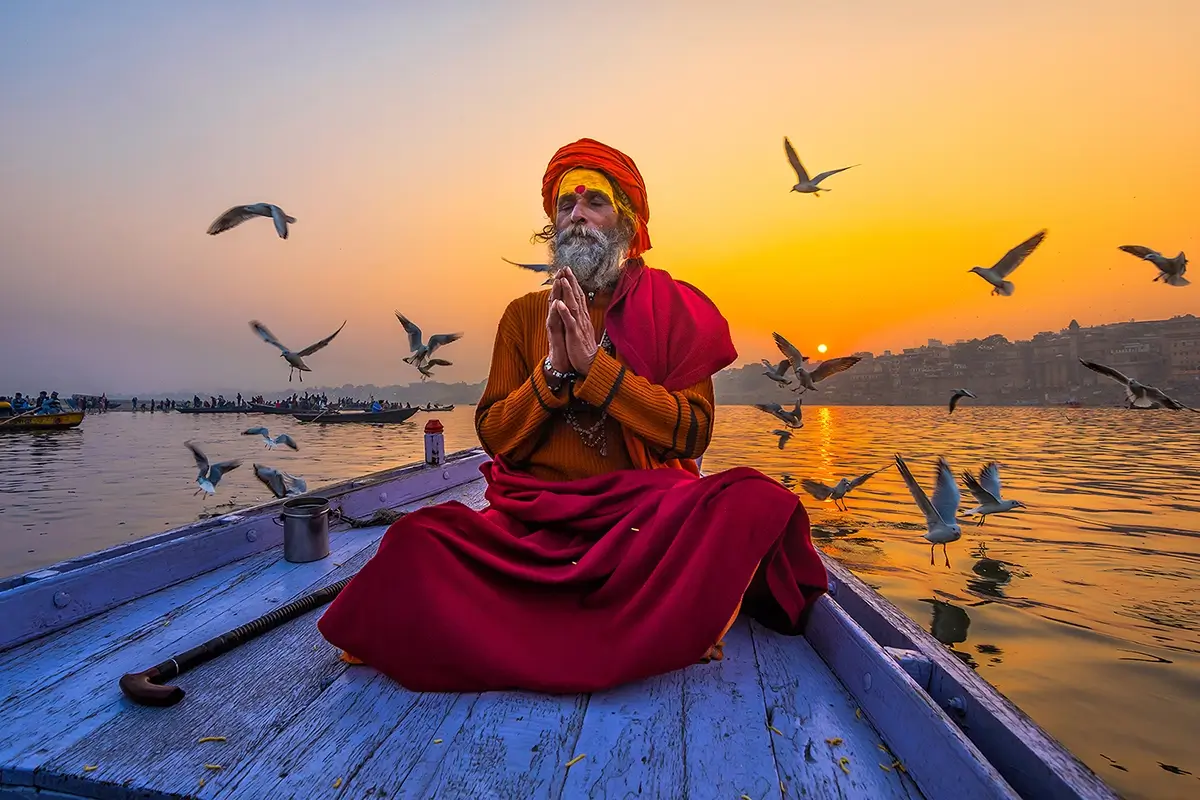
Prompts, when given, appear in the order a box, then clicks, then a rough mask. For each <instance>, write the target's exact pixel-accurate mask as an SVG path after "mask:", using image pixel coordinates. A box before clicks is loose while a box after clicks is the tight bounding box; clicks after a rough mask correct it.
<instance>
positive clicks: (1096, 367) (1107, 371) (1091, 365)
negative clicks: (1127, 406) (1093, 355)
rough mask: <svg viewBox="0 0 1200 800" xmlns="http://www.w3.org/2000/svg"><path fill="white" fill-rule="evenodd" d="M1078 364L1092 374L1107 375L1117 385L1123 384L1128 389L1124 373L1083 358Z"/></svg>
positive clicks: (1126, 377)
mask: <svg viewBox="0 0 1200 800" xmlns="http://www.w3.org/2000/svg"><path fill="white" fill-rule="evenodd" d="M1079 363H1080V364H1083V365H1084V366H1085V367H1087V368H1088V369H1090V370H1091V371H1092V372H1098V373H1100V374H1101V375H1107V376H1108V377H1110V378H1112V379H1113V380H1114V381H1116V382H1117V383H1122V384H1125V386H1126V388H1128V386H1129V377H1128V376H1126V375H1125V374H1124V373H1122V372H1119V371H1117V370H1115V369H1113V368H1112V367H1110V366H1107V365H1105V364H1098V363H1096V362H1095V361H1088V360H1086V359H1083V358H1081V359H1079Z"/></svg>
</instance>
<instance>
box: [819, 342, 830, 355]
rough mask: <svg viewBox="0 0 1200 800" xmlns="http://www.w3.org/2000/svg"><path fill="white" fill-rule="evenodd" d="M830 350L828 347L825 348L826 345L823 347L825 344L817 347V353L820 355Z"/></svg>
mask: <svg viewBox="0 0 1200 800" xmlns="http://www.w3.org/2000/svg"><path fill="white" fill-rule="evenodd" d="M828 349H829V348H828V347H826V346H825V345H823V344H819V345H817V352H818V353H824V352H825V351H826V350H828Z"/></svg>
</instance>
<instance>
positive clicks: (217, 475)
mask: <svg viewBox="0 0 1200 800" xmlns="http://www.w3.org/2000/svg"><path fill="white" fill-rule="evenodd" d="M241 465H242V462H241V459H237V458H235V459H233V460H231V461H220V462H218V463H216V464H213V465H212V466H211V467H209V468H208V479H209V480H210V481H212V482H213V483H214V484H215V483H216V482H217V481H219V480H221V476H222V475H224V474H225V473H226V472H229V471H230V470H235V469H237V468H238V467H240V466H241Z"/></svg>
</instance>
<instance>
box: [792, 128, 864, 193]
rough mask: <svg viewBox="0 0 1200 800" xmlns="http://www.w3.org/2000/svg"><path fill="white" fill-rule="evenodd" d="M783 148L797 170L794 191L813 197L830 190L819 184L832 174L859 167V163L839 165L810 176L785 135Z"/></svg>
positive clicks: (793, 167)
mask: <svg viewBox="0 0 1200 800" xmlns="http://www.w3.org/2000/svg"><path fill="white" fill-rule="evenodd" d="M783 149H784V152H786V153H787V157H788V162H789V163H790V164H791V165H792V169H794V170H795V171H796V185H795V186H793V187H792V191H793V192H802V193H804V194H811V195H812V196H813V197H820V196H821V195H820V192H828V191H830V190H829V189H827V188H825V187H824V186H820V185H818V184H820V183H821V181H823V180H825V179H826V178H828V177H829V176H830V175H836V174H838V173H839V172H845V171H846V170H848V169H850V168H851V167H857V166H858V164H851V165H850V166H849V167H839V168H838V169H831V170H827V171H826V172H822V173H821V174H819V175H817V176H816V177H814V178H810V177H808V170H806V169H804V165H803V164H801V163H800V156H798V155H796V149H795V148H794V147H792V143H791V142H789V141H788V138H787V137H786V136H785V137H783Z"/></svg>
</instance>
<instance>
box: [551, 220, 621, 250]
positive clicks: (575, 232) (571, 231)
mask: <svg viewBox="0 0 1200 800" xmlns="http://www.w3.org/2000/svg"><path fill="white" fill-rule="evenodd" d="M579 239H586V240H590V241H593V242H596V243H597V244H600V245H604V246H608V245H609V244H611V242H612V240H611V238H610V237H609V236H607V235H606V234H605V233H604V232H603V231H599V230H596V229H595V228H590V227H588V226H587V225H583V224H575V225H570V226H568V227H566V228H563V229H562V230H561V231H559V232H558V235H556V236H555V237H554V240H555V243H556V244H566V243H568V242H571V241H574V240H579Z"/></svg>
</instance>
